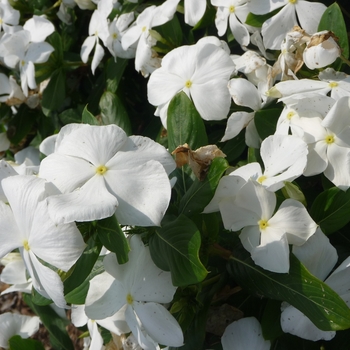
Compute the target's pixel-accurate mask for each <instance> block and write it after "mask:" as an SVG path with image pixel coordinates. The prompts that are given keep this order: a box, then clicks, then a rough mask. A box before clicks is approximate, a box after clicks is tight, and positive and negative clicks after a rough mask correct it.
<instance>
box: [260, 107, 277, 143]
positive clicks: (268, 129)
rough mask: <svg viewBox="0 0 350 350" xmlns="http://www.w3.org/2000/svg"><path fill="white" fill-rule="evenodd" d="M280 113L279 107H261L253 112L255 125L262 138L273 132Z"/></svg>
mask: <svg viewBox="0 0 350 350" xmlns="http://www.w3.org/2000/svg"><path fill="white" fill-rule="evenodd" d="M280 114H281V110H280V109H279V108H271V109H261V110H260V111H257V112H256V113H255V117H254V122H255V126H256V129H257V130H258V134H259V136H260V137H261V139H262V140H264V139H266V137H268V136H270V135H273V134H274V133H275V131H276V125H277V120H278V118H279V116H280Z"/></svg>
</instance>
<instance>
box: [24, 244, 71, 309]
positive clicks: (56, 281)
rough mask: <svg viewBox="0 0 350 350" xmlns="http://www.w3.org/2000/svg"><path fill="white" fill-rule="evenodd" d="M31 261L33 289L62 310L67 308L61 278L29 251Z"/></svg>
mask: <svg viewBox="0 0 350 350" xmlns="http://www.w3.org/2000/svg"><path fill="white" fill-rule="evenodd" d="M29 255H30V260H31V262H32V264H33V273H34V275H33V276H32V279H33V287H34V288H35V289H36V290H37V292H38V293H39V294H41V295H42V296H44V297H45V298H49V299H52V301H53V302H54V303H55V304H56V305H57V306H58V307H61V308H66V307H67V304H66V301H65V299H64V295H63V283H62V281H61V278H60V276H59V275H58V274H57V273H56V272H54V271H52V270H51V269H49V268H48V267H46V266H44V265H43V264H42V263H40V262H39V260H38V259H37V258H36V256H35V255H34V254H33V253H32V252H31V251H29Z"/></svg>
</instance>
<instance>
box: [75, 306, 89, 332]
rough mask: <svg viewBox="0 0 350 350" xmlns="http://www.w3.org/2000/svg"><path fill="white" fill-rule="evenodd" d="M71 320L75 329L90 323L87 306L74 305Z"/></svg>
mask: <svg viewBox="0 0 350 350" xmlns="http://www.w3.org/2000/svg"><path fill="white" fill-rule="evenodd" d="M71 320H72V323H73V324H74V326H75V327H83V326H85V325H86V323H87V321H88V317H87V316H86V314H85V305H72V311H71Z"/></svg>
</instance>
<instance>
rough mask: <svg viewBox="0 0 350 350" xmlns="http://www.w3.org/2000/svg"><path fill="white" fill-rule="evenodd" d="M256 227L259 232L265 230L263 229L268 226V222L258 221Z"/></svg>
mask: <svg viewBox="0 0 350 350" xmlns="http://www.w3.org/2000/svg"><path fill="white" fill-rule="evenodd" d="M258 225H259V228H260V230H265V228H266V227H267V226H269V222H268V221H267V220H259V221H258Z"/></svg>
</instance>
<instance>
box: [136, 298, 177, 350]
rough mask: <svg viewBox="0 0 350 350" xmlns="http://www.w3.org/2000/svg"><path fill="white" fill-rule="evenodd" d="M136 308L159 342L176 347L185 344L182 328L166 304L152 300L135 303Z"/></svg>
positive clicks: (147, 329)
mask: <svg viewBox="0 0 350 350" xmlns="http://www.w3.org/2000/svg"><path fill="white" fill-rule="evenodd" d="M134 310H135V312H136V314H137V316H138V317H139V319H140V321H141V323H142V325H143V327H144V329H145V331H146V332H147V333H148V334H149V335H150V337H151V338H152V339H153V340H155V341H156V342H157V343H160V344H163V345H168V346H175V347H178V346H182V345H183V340H184V339H183V334H182V330H181V328H180V326H179V324H178V323H177V321H176V320H175V318H174V317H173V316H172V315H171V314H170V312H169V311H168V310H167V309H166V308H165V307H164V306H162V305H160V304H157V303H152V302H151V303H145V304H142V303H135V304H134Z"/></svg>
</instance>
